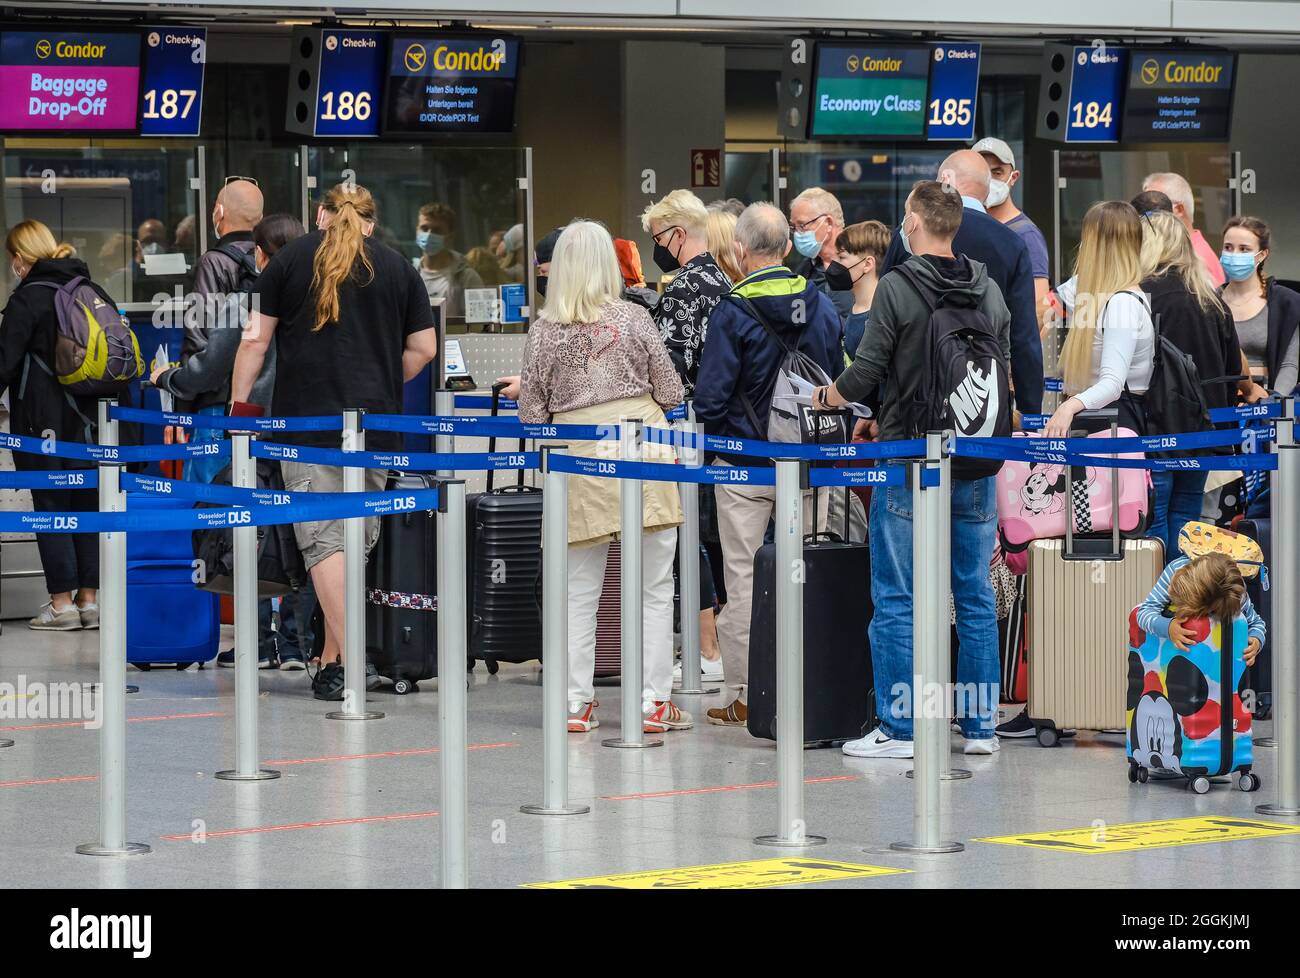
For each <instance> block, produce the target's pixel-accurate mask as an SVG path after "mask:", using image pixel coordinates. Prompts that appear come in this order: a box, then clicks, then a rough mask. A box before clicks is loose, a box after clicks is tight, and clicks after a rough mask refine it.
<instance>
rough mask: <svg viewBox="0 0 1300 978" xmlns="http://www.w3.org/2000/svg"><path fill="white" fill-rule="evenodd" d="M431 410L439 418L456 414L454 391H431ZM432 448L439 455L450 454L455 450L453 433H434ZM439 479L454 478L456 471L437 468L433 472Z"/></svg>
mask: <svg viewBox="0 0 1300 978" xmlns="http://www.w3.org/2000/svg"><path fill="white" fill-rule="evenodd" d="M433 412H434V414H436V415H437V416H438V417H440V418H452V417H455V416H456V392H455V391H448V390H436V391H434V392H433ZM433 450H434V451H435V452H437V453H438V454H439V455H450V454H451V453H452V452H454V451H456V436H455V435H434V436H433ZM435 474H436V475H437V477H438V478H439V479H454V478H456V473H455V472H454V471H452V470H451V469H439V470H438V471H437V473H435Z"/></svg>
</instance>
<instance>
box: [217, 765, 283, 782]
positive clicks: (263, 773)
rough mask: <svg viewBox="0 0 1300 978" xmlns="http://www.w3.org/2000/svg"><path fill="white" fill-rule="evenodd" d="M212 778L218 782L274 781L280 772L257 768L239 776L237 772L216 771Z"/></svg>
mask: <svg viewBox="0 0 1300 978" xmlns="http://www.w3.org/2000/svg"><path fill="white" fill-rule="evenodd" d="M212 776H213V777H214V778H216V779H217V780H218V781H274V780H275V779H276V778H278V777H279V776H280V772H279V771H268V770H266V769H265V768H259V769H258V770H257V771H254V772H253V773H252V774H240V773H239V772H238V771H218V772H217V773H216V774H214V775H212Z"/></svg>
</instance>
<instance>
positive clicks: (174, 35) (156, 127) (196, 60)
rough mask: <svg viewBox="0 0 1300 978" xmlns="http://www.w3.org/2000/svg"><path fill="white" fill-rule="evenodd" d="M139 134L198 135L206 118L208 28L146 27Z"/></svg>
mask: <svg viewBox="0 0 1300 978" xmlns="http://www.w3.org/2000/svg"><path fill="white" fill-rule="evenodd" d="M144 41H145V44H144V85H143V86H142V88H141V92H140V135H142V136H197V135H198V134H199V127H200V125H201V124H202V119H203V68H204V64H205V62H206V61H207V43H208V31H207V28H205V27H146V28H145V32H144Z"/></svg>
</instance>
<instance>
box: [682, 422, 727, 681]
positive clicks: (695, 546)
mask: <svg viewBox="0 0 1300 978" xmlns="http://www.w3.org/2000/svg"><path fill="white" fill-rule="evenodd" d="M681 431H682V435H683V437H682V447H681V452H680V455H681V460H682V462H683V463H684V464H685V465H688V466H690V467H692V468H698V467H699V466H700V465H702V464H703V457H704V452H703V451H702V446H701V445H700V444H699V439H700V426H699V425H698V424H696V423H695V409H694V408H693V407H692V406H691V402H690V401H687V402H686V420H685V421H683V422H682V426H681ZM678 488H679V489H680V490H681V494H682V525H681V526H680V527H678V528H677V582H678V590H679V591H680V592H681V599H680V601H679V604H678V608H679V613H680V615H681V620H682V682H681V685H680V686H679V687H678V688H677V690H676V692H677V693H678V694H679V695H681V696H703V695H707V694H710V693H716V692H717V691H718V687H717V686H713V687H710V688H708V689H705V688H704V663H703V662H702V661H701V659H700V486H699V483H696V482H683V483H681V485H680V486H679V487H678Z"/></svg>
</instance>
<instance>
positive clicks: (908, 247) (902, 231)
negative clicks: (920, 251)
mask: <svg viewBox="0 0 1300 978" xmlns="http://www.w3.org/2000/svg"><path fill="white" fill-rule="evenodd" d="M898 239H899V241H901V242H902V244H903V250H904V251H906V252H907V253H908V254H909V255H910V254H912V242H911V241H910V240H908V237H907V215H906V214H905V215H903V219H902V220H901V221H899V222H898Z"/></svg>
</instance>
